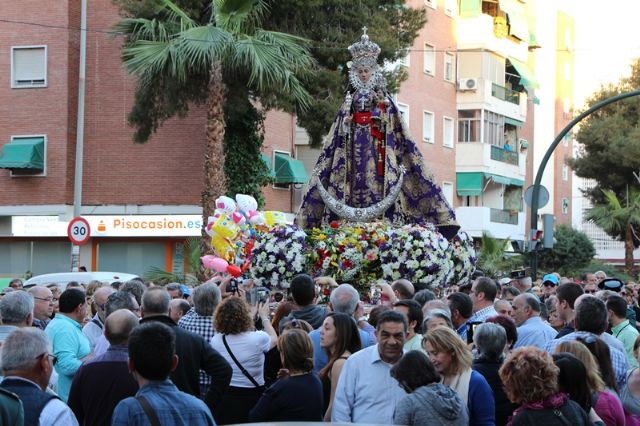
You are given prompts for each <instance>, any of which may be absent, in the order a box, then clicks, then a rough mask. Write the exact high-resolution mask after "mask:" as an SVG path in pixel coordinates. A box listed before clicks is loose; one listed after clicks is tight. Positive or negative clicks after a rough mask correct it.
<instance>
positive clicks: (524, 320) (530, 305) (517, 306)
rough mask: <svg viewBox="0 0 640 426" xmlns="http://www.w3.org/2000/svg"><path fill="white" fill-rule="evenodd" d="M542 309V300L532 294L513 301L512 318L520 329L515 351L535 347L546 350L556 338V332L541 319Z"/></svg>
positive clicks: (519, 296)
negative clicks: (549, 343)
mask: <svg viewBox="0 0 640 426" xmlns="http://www.w3.org/2000/svg"><path fill="white" fill-rule="evenodd" d="M540 309H541V304H540V300H538V298H537V297H536V296H535V295H533V294H531V293H522V294H520V295H518V296H516V298H515V299H514V300H513V305H512V314H511V316H512V317H513V320H514V321H515V323H516V326H517V327H518V340H516V343H515V345H514V346H513V347H514V349H515V348H519V347H522V346H535V347H537V348H539V349H543V350H544V348H545V346H546V345H547V342H548V341H549V340H551V339H553V338H554V337H556V334H557V332H556V330H554V329H553V328H552V327H551V326H550V325H548V324H546V323H545V322H544V321H542V318H540Z"/></svg>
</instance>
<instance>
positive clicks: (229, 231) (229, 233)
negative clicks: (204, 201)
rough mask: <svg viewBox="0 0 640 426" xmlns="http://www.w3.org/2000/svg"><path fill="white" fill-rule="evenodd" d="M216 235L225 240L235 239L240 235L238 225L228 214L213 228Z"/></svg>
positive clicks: (223, 215)
mask: <svg viewBox="0 0 640 426" xmlns="http://www.w3.org/2000/svg"><path fill="white" fill-rule="evenodd" d="M211 229H212V230H213V231H214V232H215V233H216V234H218V235H220V236H221V237H223V238H230V239H233V238H235V236H236V235H237V234H238V230H239V228H238V225H236V224H235V223H234V222H233V220H232V219H231V217H229V216H227V215H226V214H222V215H220V217H219V218H218V219H216V221H215V222H214V224H213V227H212V228H211Z"/></svg>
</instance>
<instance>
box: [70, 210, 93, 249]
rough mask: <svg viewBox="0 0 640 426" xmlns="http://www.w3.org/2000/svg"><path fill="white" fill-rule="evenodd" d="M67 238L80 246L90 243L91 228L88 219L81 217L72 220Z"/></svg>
mask: <svg viewBox="0 0 640 426" xmlns="http://www.w3.org/2000/svg"><path fill="white" fill-rule="evenodd" d="M67 236H68V237H69V241H71V242H72V243H73V244H76V245H79V246H81V245H83V244H86V243H87V242H89V238H91V227H90V226H89V222H87V219H85V218H83V217H81V216H78V217H74V218H73V219H71V221H70V222H69V226H68V227H67Z"/></svg>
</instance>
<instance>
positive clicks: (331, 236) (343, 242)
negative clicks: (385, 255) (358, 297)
mask: <svg viewBox="0 0 640 426" xmlns="http://www.w3.org/2000/svg"><path fill="white" fill-rule="evenodd" d="M386 230H387V227H386V225H384V224H382V223H376V222H374V223H339V222H331V224H330V225H329V226H327V227H324V228H314V229H313V230H311V231H310V233H309V236H308V238H307V242H308V243H309V246H310V251H309V255H308V265H309V270H310V271H311V274H312V275H314V276H330V277H332V278H333V279H334V280H336V281H337V282H339V283H344V282H348V283H351V284H353V285H354V286H356V287H357V288H358V289H359V290H364V289H361V288H360V287H361V286H362V284H363V283H367V282H370V281H374V280H375V279H377V278H379V275H380V257H379V247H380V246H382V245H383V244H384V243H385V241H386V236H385V232H386Z"/></svg>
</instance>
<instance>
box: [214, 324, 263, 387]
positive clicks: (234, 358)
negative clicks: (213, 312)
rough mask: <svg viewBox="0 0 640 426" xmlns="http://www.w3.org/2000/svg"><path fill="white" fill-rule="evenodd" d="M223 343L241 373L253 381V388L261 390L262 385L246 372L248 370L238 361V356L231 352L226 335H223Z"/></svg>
mask: <svg viewBox="0 0 640 426" xmlns="http://www.w3.org/2000/svg"><path fill="white" fill-rule="evenodd" d="M222 343H224V347H225V348H226V349H227V352H228V353H229V355H230V356H231V359H232V360H233V362H235V363H236V365H237V366H238V368H239V369H240V371H242V374H244V375H245V377H246V378H247V379H249V380H250V381H251V383H253V386H255V387H257V388H259V387H260V384H258V382H257V381H256V379H254V378H253V376H252V375H251V374H249V372H248V371H247V370H246V368H244V367H243V366H242V364H240V362H239V361H238V359H237V358H236V356H235V355H234V354H233V352H231V348H230V347H229V344H228V343H227V336H226V335H225V334H223V335H222Z"/></svg>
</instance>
